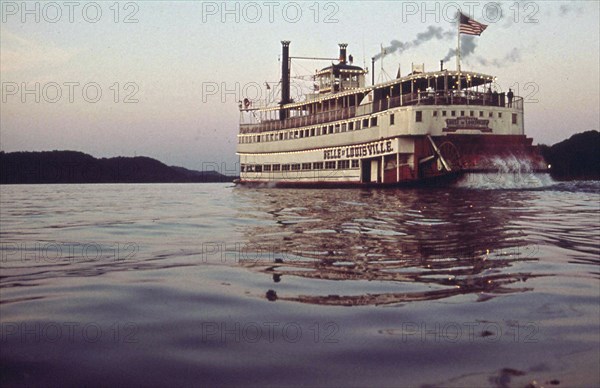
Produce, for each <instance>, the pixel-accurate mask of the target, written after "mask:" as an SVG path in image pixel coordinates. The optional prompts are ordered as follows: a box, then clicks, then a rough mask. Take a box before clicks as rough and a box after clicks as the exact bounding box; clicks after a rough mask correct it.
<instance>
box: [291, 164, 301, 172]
mask: <svg viewBox="0 0 600 388" xmlns="http://www.w3.org/2000/svg"><path fill="white" fill-rule="evenodd" d="M298 170H300V163H294V164H292V171H298Z"/></svg>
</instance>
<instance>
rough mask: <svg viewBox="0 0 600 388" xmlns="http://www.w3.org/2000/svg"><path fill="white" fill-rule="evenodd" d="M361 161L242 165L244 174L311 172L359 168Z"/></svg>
mask: <svg viewBox="0 0 600 388" xmlns="http://www.w3.org/2000/svg"><path fill="white" fill-rule="evenodd" d="M358 167H359V160H358V159H353V160H338V161H337V162H336V161H335V160H330V161H327V162H312V163H290V164H242V165H241V171H242V172H278V171H310V170H346V169H349V168H358Z"/></svg>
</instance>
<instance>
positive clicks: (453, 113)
mask: <svg viewBox="0 0 600 388" xmlns="http://www.w3.org/2000/svg"><path fill="white" fill-rule="evenodd" d="M439 112H440V111H437V110H434V111H431V115H432V116H433V117H438V115H439ZM441 112H442V117H446V116H448V112H447V111H445V110H443V111H441ZM415 113H416V115H415V121H416V122H421V121H423V112H422V111H419V110H418V111H415ZM460 115H461V116H465V111H464V110H461V111H460ZM450 116H451V117H456V111H455V110H451V111H450ZM469 116H471V117H475V111H473V110H472V111H469ZM479 117H484V111H482V110H480V111H479ZM488 117H489V118H493V117H494V112H492V111H490V112H488ZM516 117H517V114H516V113H513V124H516ZM498 118H499V119H501V118H502V112H498ZM390 124H393V123H390Z"/></svg>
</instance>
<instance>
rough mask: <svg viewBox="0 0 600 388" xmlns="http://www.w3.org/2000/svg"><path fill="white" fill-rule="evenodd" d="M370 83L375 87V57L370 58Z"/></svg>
mask: <svg viewBox="0 0 600 388" xmlns="http://www.w3.org/2000/svg"><path fill="white" fill-rule="evenodd" d="M371 83H372V84H373V85H375V57H373V58H371Z"/></svg>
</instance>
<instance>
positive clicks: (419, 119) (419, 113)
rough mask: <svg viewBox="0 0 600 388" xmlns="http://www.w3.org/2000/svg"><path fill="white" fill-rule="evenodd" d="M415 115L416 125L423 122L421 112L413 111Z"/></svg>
mask: <svg viewBox="0 0 600 388" xmlns="http://www.w3.org/2000/svg"><path fill="white" fill-rule="evenodd" d="M415 113H416V116H415V121H416V122H417V123H420V122H421V121H423V112H422V111H420V110H418V111H415Z"/></svg>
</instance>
